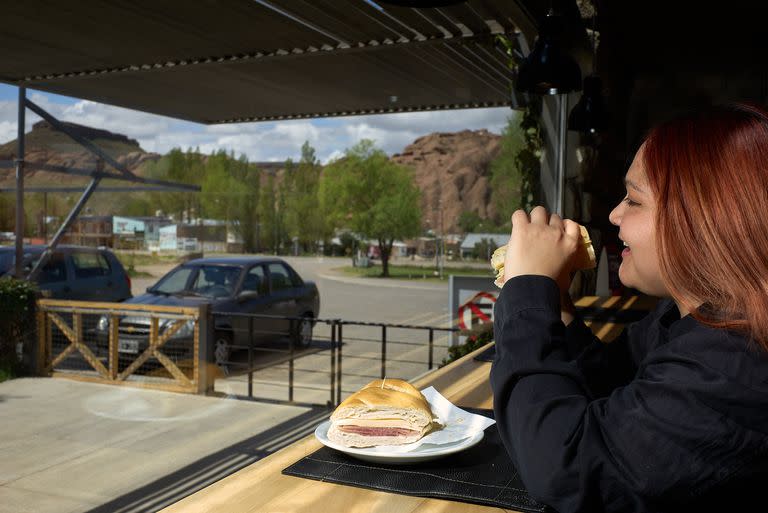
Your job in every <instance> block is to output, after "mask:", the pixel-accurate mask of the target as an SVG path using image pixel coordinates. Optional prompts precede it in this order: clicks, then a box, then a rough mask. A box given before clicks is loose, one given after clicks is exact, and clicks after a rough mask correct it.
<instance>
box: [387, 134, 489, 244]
mask: <svg viewBox="0 0 768 513" xmlns="http://www.w3.org/2000/svg"><path fill="white" fill-rule="evenodd" d="M500 149H501V136H500V135H497V134H494V133H492V132H489V131H487V130H463V131H461V132H455V133H441V132H438V133H433V134H429V135H425V136H424V137H420V138H418V139H416V140H415V141H414V142H413V143H412V144H410V145H409V146H407V147H406V148H405V150H403V152H402V153H399V154H396V155H393V156H392V160H393V161H395V162H397V163H398V164H404V165H407V166H410V167H411V168H413V169H414V171H415V179H416V183H417V185H418V187H419V189H421V191H422V199H421V202H422V204H421V208H422V216H423V219H424V224H425V226H429V228H431V229H433V230H435V231H436V232H438V233H455V232H457V231H458V220H459V216H460V215H461V213H462V212H464V211H472V212H476V213H477V214H478V215H479V216H480V217H481V218H483V219H487V218H493V217H494V216H495V214H496V212H495V209H494V208H493V206H492V205H491V187H490V180H491V171H490V166H491V162H492V161H493V159H494V158H495V157H496V156H497V155H498V153H499V151H500Z"/></svg>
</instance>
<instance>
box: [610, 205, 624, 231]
mask: <svg viewBox="0 0 768 513" xmlns="http://www.w3.org/2000/svg"><path fill="white" fill-rule="evenodd" d="M621 205H622V203H619V204H618V205H616V206H615V207H614V209H613V210H611V213H610V214H608V220H609V221H610V222H611V224H612V225H614V226H619V224H621Z"/></svg>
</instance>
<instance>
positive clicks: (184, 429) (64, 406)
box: [0, 378, 328, 513]
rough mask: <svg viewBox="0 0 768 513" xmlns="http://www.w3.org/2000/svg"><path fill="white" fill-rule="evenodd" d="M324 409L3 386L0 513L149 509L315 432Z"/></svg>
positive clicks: (47, 385)
mask: <svg viewBox="0 0 768 513" xmlns="http://www.w3.org/2000/svg"><path fill="white" fill-rule="evenodd" d="M327 415H328V412H327V411H326V410H325V409H324V408H318V409H311V408H305V407H298V406H286V405H276V404H267V403H263V402H258V403H257V402H249V401H239V400H233V399H220V398H216V397H204V396H194V395H185V394H175V393H170V392H159V391H153V390H142V389H135V388H126V387H118V386H112V385H99V384H92V383H81V382H77V381H71V380H68V379H62V378H23V379H16V380H11V381H6V382H4V383H0V418H2V419H3V420H2V422H3V429H2V437H0V513H27V512H29V513H33V512H34V513H47V512H51V513H53V512H56V513H70V512H71V513H75V512H86V511H90V512H93V513H101V512H103V513H106V512H125V513H127V512H140V511H141V512H144V511H146V512H150V511H157V510H158V509H161V508H162V507H164V506H166V505H168V504H171V503H173V502H176V501H178V500H179V499H181V498H182V497H184V496H186V495H189V494H191V493H194V492H195V491H196V490H199V489H201V488H203V487H205V486H207V485H208V484H211V483H213V482H215V481H217V480H219V479H221V478H222V477H224V476H226V475H229V474H231V473H233V472H235V471H237V470H239V469H241V468H243V467H245V466H247V465H249V464H251V463H253V462H254V461H256V460H258V459H261V458H263V457H264V456H266V455H268V454H270V453H272V452H274V451H276V450H278V449H280V448H281V447H284V446H285V445H287V444H288V443H290V442H291V441H292V440H295V439H298V438H300V437H303V436H306V435H307V434H309V433H311V432H312V430H313V429H314V427H315V426H316V425H317V424H318V423H319V422H320V421H321V420H322V419H323V418H325V417H327Z"/></svg>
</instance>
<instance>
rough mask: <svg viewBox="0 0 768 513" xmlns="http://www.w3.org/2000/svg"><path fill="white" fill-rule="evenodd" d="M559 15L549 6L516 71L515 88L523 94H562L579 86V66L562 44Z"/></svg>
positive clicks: (561, 26)
mask: <svg viewBox="0 0 768 513" xmlns="http://www.w3.org/2000/svg"><path fill="white" fill-rule="evenodd" d="M563 32H564V27H563V21H562V18H561V17H560V16H558V15H556V14H555V13H554V11H552V10H551V9H550V11H549V12H548V13H547V16H546V17H545V18H544V21H543V23H542V24H541V29H540V30H539V37H538V38H537V39H536V43H535V44H534V46H533V50H531V52H530V53H529V54H528V57H526V58H525V60H524V61H523V62H522V63H520V67H519V68H518V71H517V80H516V83H515V86H516V89H517V90H518V91H521V92H524V93H535V94H543V95H550V94H565V93H570V92H571V91H579V90H580V89H581V69H580V68H579V65H578V64H577V63H576V61H575V60H574V59H573V58H572V57H571V56H570V55H568V54H567V53H566V52H565V50H564V48H563V44H562V35H563Z"/></svg>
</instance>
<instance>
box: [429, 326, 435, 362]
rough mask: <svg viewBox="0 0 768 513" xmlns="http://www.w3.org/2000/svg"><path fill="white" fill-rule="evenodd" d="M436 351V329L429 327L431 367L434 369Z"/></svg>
mask: <svg viewBox="0 0 768 513" xmlns="http://www.w3.org/2000/svg"><path fill="white" fill-rule="evenodd" d="M434 351H435V330H433V329H432V328H429V369H430V370H431V369H432V355H433V353H434Z"/></svg>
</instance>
